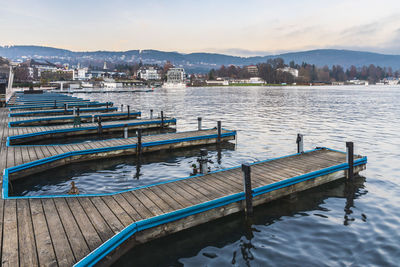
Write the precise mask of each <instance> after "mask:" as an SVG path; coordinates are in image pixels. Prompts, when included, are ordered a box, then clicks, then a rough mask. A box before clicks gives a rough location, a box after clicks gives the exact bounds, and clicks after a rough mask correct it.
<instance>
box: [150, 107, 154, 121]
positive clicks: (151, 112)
mask: <svg viewBox="0 0 400 267" xmlns="http://www.w3.org/2000/svg"><path fill="white" fill-rule="evenodd" d="M150 119H151V120H152V119H153V110H152V109H150Z"/></svg>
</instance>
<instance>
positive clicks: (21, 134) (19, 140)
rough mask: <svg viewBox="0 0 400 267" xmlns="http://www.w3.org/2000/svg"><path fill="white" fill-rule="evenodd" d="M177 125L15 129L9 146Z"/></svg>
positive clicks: (157, 121) (150, 123) (139, 123)
mask: <svg viewBox="0 0 400 267" xmlns="http://www.w3.org/2000/svg"><path fill="white" fill-rule="evenodd" d="M173 125H176V119H174V118H164V119H163V120H161V119H160V118H158V119H141V120H127V121H123V122H115V121H106V122H103V123H101V124H100V125H99V123H98V122H95V123H83V124H81V125H79V126H77V127H73V126H72V125H61V126H46V127H13V128H9V129H8V137H7V146H12V145H21V144H29V143H32V142H37V141H43V140H46V141H48V142H49V143H51V140H52V139H61V138H71V137H80V136H85V135H94V134H97V135H101V134H104V133H116V132H121V133H123V132H124V131H125V129H127V131H132V130H137V129H154V128H164V127H171V126H173Z"/></svg>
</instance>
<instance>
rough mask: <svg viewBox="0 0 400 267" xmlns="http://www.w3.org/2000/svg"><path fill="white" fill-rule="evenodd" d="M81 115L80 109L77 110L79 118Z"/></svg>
mask: <svg viewBox="0 0 400 267" xmlns="http://www.w3.org/2000/svg"><path fill="white" fill-rule="evenodd" d="M79 113H80V109H79V108H77V114H78V116H79Z"/></svg>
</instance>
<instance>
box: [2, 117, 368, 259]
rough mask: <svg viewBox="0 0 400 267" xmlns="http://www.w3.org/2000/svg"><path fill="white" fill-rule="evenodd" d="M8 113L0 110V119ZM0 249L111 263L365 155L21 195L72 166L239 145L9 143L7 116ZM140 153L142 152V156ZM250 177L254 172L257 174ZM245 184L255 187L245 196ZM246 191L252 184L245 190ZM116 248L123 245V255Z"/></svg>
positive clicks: (178, 138)
mask: <svg viewBox="0 0 400 267" xmlns="http://www.w3.org/2000/svg"><path fill="white" fill-rule="evenodd" d="M0 114H1V113H0ZM0 119H1V120H2V121H1V123H0V127H1V128H0V130H1V132H0V135H1V150H0V168H1V169H4V175H3V176H2V177H1V178H2V181H3V184H2V188H3V190H2V199H1V200H0V240H1V242H0V251H1V255H0V256H1V263H2V265H3V266H39V265H45V266H48V265H52V266H72V265H74V264H75V265H76V266H93V265H95V264H102V265H109V264H111V263H112V262H113V261H114V260H115V259H117V258H118V257H119V256H120V255H121V254H122V253H124V252H125V251H126V250H127V249H129V248H131V247H132V246H135V245H138V244H141V243H145V242H148V241H150V240H154V239H157V238H159V237H162V236H165V235H168V234H172V233H175V232H178V231H181V230H183V229H187V228H190V227H193V226H196V225H199V224H202V223H206V222H209V221H211V220H215V219H218V218H221V217H224V216H227V215H229V214H232V213H236V212H240V211H243V210H244V209H245V207H248V204H249V201H251V203H252V205H259V204H262V203H266V202H269V201H271V200H274V199H277V198H280V197H283V196H286V195H289V194H292V193H295V192H299V191H303V190H306V189H309V188H313V187H316V186H318V185H321V184H325V183H328V182H331V181H334V180H337V179H341V178H346V177H348V178H347V179H352V173H354V174H357V173H359V172H360V171H362V170H363V169H365V167H366V163H367V158H366V157H362V156H359V155H353V154H352V146H348V147H349V150H348V153H347V154H346V153H344V152H340V151H336V150H331V149H328V148H317V149H314V150H311V151H306V152H302V151H300V153H296V154H293V155H289V156H284V157H281V158H276V159H269V160H265V161H260V162H256V163H252V164H250V165H245V166H247V167H246V168H248V172H247V173H246V175H245V176H246V177H247V179H243V176H244V174H243V171H242V168H243V167H242V168H241V166H237V167H234V168H230V169H225V170H221V171H216V172H212V173H209V174H205V175H197V176H192V177H186V178H181V179H176V180H172V181H167V182H161V183H158V184H154V185H150V186H143V187H139V188H133V189H130V190H125V191H121V192H115V193H109V194H97V195H77V196H71V195H67V194H66V195H53V196H42V197H15V196H11V195H9V191H8V186H9V183H10V180H11V181H12V180H13V179H17V178H20V179H29V175H30V174H32V173H36V172H38V171H41V170H44V169H48V168H53V167H57V166H62V165H65V164H69V163H70V162H76V161H81V160H89V159H94V158H106V157H110V156H118V155H126V154H132V153H133V154H135V153H142V152H150V151H154V150H159V149H170V148H178V147H184V146H189V145H200V144H207V143H215V142H218V141H219V140H221V141H223V140H225V141H227V140H232V139H233V138H234V137H235V135H236V132H234V131H229V130H221V132H220V133H218V131H217V129H210V130H201V131H192V132H185V133H173V134H166V135H153V136H143V137H142V138H141V140H138V138H136V137H134V138H125V139H123V138H121V139H111V140H105V141H94V142H89V143H81V144H69V145H56V146H47V145H46V146H15V147H13V146H7V144H6V140H7V137H8V133H9V130H6V129H8V124H7V123H8V119H11V118H9V117H7V116H0ZM138 148H139V150H138ZM250 170H251V171H250ZM244 180H246V181H251V183H250V184H251V187H250V189H251V190H250V191H249V192H247V194H246V192H244V184H243V183H244V182H243V181H244ZM248 185H249V184H247V187H246V188H248ZM116 248H119V249H117V250H116Z"/></svg>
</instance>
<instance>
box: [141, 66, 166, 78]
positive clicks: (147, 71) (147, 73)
mask: <svg viewBox="0 0 400 267" xmlns="http://www.w3.org/2000/svg"><path fill="white" fill-rule="evenodd" d="M137 76H138V78H140V79H143V80H146V81H147V80H161V74H160V72H159V70H157V69H156V68H154V67H147V68H141V69H139V70H138V72H137Z"/></svg>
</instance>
